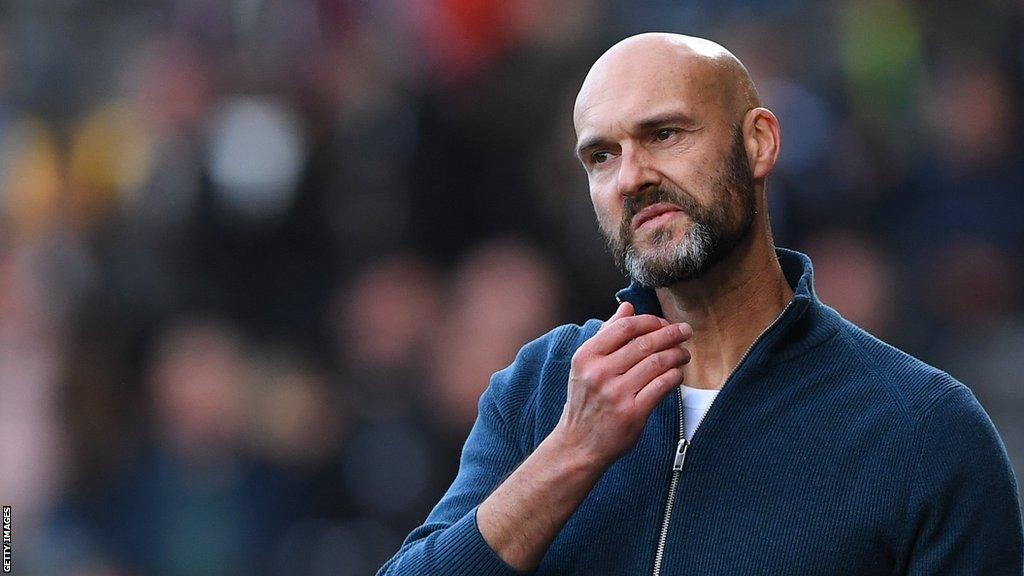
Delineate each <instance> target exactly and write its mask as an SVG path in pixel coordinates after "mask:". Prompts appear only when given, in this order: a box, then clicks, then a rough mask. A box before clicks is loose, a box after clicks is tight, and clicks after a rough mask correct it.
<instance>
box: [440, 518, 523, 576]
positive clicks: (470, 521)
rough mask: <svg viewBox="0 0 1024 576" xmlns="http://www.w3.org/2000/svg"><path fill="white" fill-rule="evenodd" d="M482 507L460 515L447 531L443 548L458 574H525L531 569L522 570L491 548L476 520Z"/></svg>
mask: <svg viewBox="0 0 1024 576" xmlns="http://www.w3.org/2000/svg"><path fill="white" fill-rule="evenodd" d="M477 508H478V507H474V508H473V510H472V511H471V512H470V513H469V514H466V515H465V516H463V517H462V518H460V519H459V520H458V521H457V522H456V523H455V524H452V525H451V526H449V527H448V529H447V530H445V531H444V534H443V535H442V537H441V541H440V542H438V545H439V546H438V548H439V550H444V552H443V554H445V555H447V556H448V557H449V559H450V560H449V562H450V563H449V566H450V568H451V569H452V571H453V573H455V574H474V575H477V574H479V575H485V574H486V575H489V576H490V575H493V576H523V575H525V574H528V572H519V571H517V570H515V569H514V568H512V567H511V566H509V565H508V564H506V563H505V561H504V560H502V559H501V557H500V556H498V554H497V552H495V551H494V550H492V549H491V547H490V546H489V545H488V544H487V541H486V540H484V536H483V534H481V533H480V526H479V525H478V524H477V523H476V512H477Z"/></svg>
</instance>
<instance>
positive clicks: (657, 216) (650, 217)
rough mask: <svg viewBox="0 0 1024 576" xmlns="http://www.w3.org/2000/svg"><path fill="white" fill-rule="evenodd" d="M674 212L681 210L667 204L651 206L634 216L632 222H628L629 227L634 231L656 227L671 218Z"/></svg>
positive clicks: (661, 203)
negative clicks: (644, 227)
mask: <svg viewBox="0 0 1024 576" xmlns="http://www.w3.org/2000/svg"><path fill="white" fill-rule="evenodd" d="M676 212H682V210H681V209H680V208H679V206H676V205H675V204H669V203H667V202H659V203H657V204H651V205H650V206H648V207H646V208H644V209H643V210H641V211H639V212H637V213H636V215H635V216H633V220H632V221H631V222H630V225H631V226H632V227H633V230H634V231H636V230H639V229H640V228H641V227H643V226H656V225H658V224H661V223H662V222H663V221H665V220H668V219H669V218H671V217H672V215H673V214H674V213H676Z"/></svg>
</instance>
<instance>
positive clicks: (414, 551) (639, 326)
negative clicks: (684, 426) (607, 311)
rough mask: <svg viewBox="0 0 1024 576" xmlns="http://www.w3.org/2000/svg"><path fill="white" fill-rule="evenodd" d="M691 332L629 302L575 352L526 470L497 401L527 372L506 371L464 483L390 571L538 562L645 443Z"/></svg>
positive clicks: (485, 401) (477, 431)
mask: <svg viewBox="0 0 1024 576" xmlns="http://www.w3.org/2000/svg"><path fill="white" fill-rule="evenodd" d="M690 333H691V331H690V329H689V327H688V326H680V325H674V324H668V322H666V321H665V320H662V319H660V318H657V317H654V316H634V315H633V311H632V306H631V305H629V304H623V305H621V306H620V307H619V309H618V310H617V311H616V313H615V315H613V316H612V318H610V319H609V320H608V321H607V322H605V324H604V325H603V326H602V329H601V330H600V331H599V332H598V334H597V335H595V336H594V337H593V338H591V339H590V340H588V341H587V342H586V343H584V344H583V346H581V347H580V348H579V350H577V352H576V354H575V355H574V356H573V360H572V367H571V369H570V376H569V383H568V392H567V401H566V404H565V407H564V409H563V413H562V417H561V419H560V421H559V423H558V425H557V426H556V427H555V429H554V431H552V432H551V434H550V435H548V437H547V438H546V439H545V440H544V441H543V442H541V443H540V445H539V446H538V447H537V449H536V450H534V451H533V453H532V454H530V455H529V456H528V457H527V458H526V459H525V460H524V461H522V463H521V465H519V466H518V467H517V466H516V464H518V463H519V459H520V458H521V455H520V454H519V453H518V452H519V451H518V448H517V447H516V446H517V444H516V443H517V437H516V434H515V431H514V429H513V427H511V426H509V425H508V424H507V421H506V420H505V419H504V418H502V417H501V413H500V411H499V410H498V404H497V403H496V402H495V401H494V398H493V395H494V394H498V393H500V392H499V391H500V390H501V389H502V388H503V387H505V385H506V384H508V382H507V381H506V379H508V380H515V379H516V378H517V374H516V372H515V371H508V370H506V371H503V372H501V373H499V374H498V375H496V376H495V380H494V381H492V384H491V386H490V387H489V388H488V390H487V391H486V392H485V393H484V395H483V397H482V398H481V402H480V415H479V417H478V419H477V422H476V424H475V425H474V427H473V431H472V432H471V433H470V437H469V439H468V440H467V442H466V447H465V450H464V452H463V458H462V462H461V465H460V469H459V474H458V476H457V477H456V479H455V482H454V483H453V484H452V487H451V488H450V489H449V490H448V493H446V494H445V496H444V497H443V498H442V500H441V502H440V503H439V504H438V506H437V507H436V508H435V509H434V511H433V512H431V514H430V516H429V517H428V518H427V521H426V523H425V524H424V525H423V526H421V527H420V528H418V529H417V530H416V531H414V532H413V533H412V534H411V535H410V536H409V538H408V539H407V540H406V542H405V544H404V545H403V546H402V549H401V550H399V552H398V554H397V555H396V556H395V557H394V558H392V559H391V560H390V561H389V562H388V564H386V565H385V566H384V567H383V568H382V569H381V571H380V575H398V574H453V575H454V574H467V575H468V574H516V573H517V571H524V572H525V571H530V570H533V569H534V568H536V566H537V564H539V562H540V560H541V558H542V557H543V555H544V552H545V551H546V550H547V549H548V547H549V546H550V545H551V542H552V541H553V540H554V538H555V536H557V535H558V532H559V531H560V530H561V528H562V526H564V524H565V522H566V521H567V520H568V519H569V517H570V516H571V515H572V514H573V512H574V511H575V510H576V508H577V507H578V506H579V505H580V503H581V502H582V501H583V499H584V498H586V495H587V494H588V493H589V492H590V489H591V488H592V487H593V486H594V484H595V483H596V482H597V480H598V479H599V478H600V477H601V475H602V474H603V473H604V471H605V470H606V469H607V468H608V467H609V466H610V465H611V464H612V463H613V462H615V460H617V459H618V458H619V457H621V456H622V455H623V454H625V453H626V452H627V451H628V450H629V449H630V448H632V446H633V445H634V444H635V443H636V440H637V438H638V437H639V435H640V433H641V432H642V430H643V426H644V424H645V423H646V421H647V417H648V416H649V415H650V413H651V411H652V410H653V409H654V407H655V406H656V405H657V403H658V402H659V401H660V400H661V399H662V398H663V397H664V396H665V395H666V394H668V393H669V392H670V391H671V390H673V389H675V387H677V386H678V385H679V384H680V383H681V381H682V373H681V370H680V369H679V365H680V364H682V363H685V362H686V361H688V360H689V352H688V351H686V350H685V349H683V348H681V347H680V346H679V344H681V343H682V342H683V341H684V340H685V339H686V338H688V337H689V335H690ZM520 363H521V361H520V360H517V362H516V364H520ZM513 366H515V364H514V365H513ZM520 402H521V400H520ZM513 469H514V471H513ZM510 472H511V475H509V476H508V478H507V479H506V480H505V481H504V482H502V481H501V479H502V478H504V477H505V475H507V474H509V473H510ZM499 484H500V486H499ZM495 487H497V489H495ZM492 490H493V492H491V491H492ZM488 493H490V495H489V496H488ZM485 497H486V498H485ZM481 501H483V502H482V503H481ZM477 504H479V506H478V507H477Z"/></svg>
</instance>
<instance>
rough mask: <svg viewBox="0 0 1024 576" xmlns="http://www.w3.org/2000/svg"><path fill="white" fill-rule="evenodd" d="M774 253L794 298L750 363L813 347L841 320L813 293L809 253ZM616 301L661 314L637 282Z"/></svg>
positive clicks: (653, 297)
mask: <svg viewBox="0 0 1024 576" xmlns="http://www.w3.org/2000/svg"><path fill="white" fill-rule="evenodd" d="M775 254H776V256H777V257H778V259H779V265H780V266H781V267H782V273H783V275H785V277H786V281H787V282H788V283H789V287H790V288H792V289H793V299H792V300H791V301H790V303H789V305H788V306H787V307H786V309H785V312H784V313H783V314H782V316H781V317H780V318H779V319H778V320H777V321H776V322H775V324H774V325H773V326H772V328H771V329H770V330H769V331H768V332H766V333H765V334H764V336H763V337H762V338H761V342H760V343H759V344H758V345H757V346H756V348H755V349H753V350H751V351H750V354H749V356H750V357H751V358H750V360H751V361H753V362H756V363H760V362H758V360H760V359H763V358H759V359H755V358H754V356H763V354H765V353H767V352H772V353H773V354H776V355H777V357H776V358H774V360H778V361H781V360H784V359H786V358H790V357H793V356H795V355H797V354H799V353H801V352H803V351H805V350H808V349H810V348H812V347H814V346H815V345H816V344H818V343H820V342H822V341H823V340H824V339H826V338H828V337H830V336H831V335H832V334H833V333H834V332H835V329H836V328H837V327H838V321H839V320H840V318H839V315H838V314H837V313H836V312H835V311H834V310H832V309H831V308H829V307H828V306H825V305H824V304H822V303H821V301H820V300H818V297H817V295H816V294H815V293H814V269H813V267H812V265H811V259H810V258H809V257H807V255H806V254H802V253H800V252H797V251H795V250H787V249H785V248H776V249H775ZM615 299H616V300H618V301H619V302H629V303H631V304H632V305H633V308H634V310H636V313H637V314H654V315H656V316H661V315H662V310H661V303H660V302H659V301H658V296H657V294H655V292H654V290H653V289H651V288H648V287H646V286H643V285H641V284H639V283H638V282H636V281H635V280H634V281H633V282H632V283H631V284H630V285H629V286H628V287H626V288H623V289H622V290H619V291H618V292H616V293H615ZM784 336H788V337H786V338H783V337H784ZM783 348H785V350H783Z"/></svg>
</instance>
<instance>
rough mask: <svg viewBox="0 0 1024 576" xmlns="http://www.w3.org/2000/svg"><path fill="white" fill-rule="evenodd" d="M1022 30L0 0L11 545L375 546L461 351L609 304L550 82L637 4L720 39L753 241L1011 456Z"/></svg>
mask: <svg viewBox="0 0 1024 576" xmlns="http://www.w3.org/2000/svg"><path fill="white" fill-rule="evenodd" d="M1022 25H1024V2H1020V1H1011V0H1006V1H999V0H983V1H977V2H966V1H957V2H954V1H951V0H929V1H923V0H920V1H897V0H829V1H822V2H798V1H796V0H757V1H754V0H718V1H716V2H710V1H708V2H685V1H680V0H654V1H648V2H627V1H624V0H620V1H599V0H504V1H500V2H499V1H496V0H494V1H492V0H234V1H227V0H224V1H206V0H166V1H157V0H117V1H114V0H109V1H104V2H99V1H85V0H6V1H5V2H3V3H2V4H0V223H2V226H0V501H2V503H4V504H11V505H13V506H14V528H15V535H16V537H15V548H14V553H15V554H14V561H15V573H18V574H60V575H68V576H115V575H116V576H122V575H159V576H178V575H182V576H183V575H190V576H194V575H205V574H209V575H215V574H265V575H268V576H277V575H292V574H303V575H310V576H320V575H324V576H326V575H328V574H330V575H332V576H345V575H364V574H372V573H373V572H374V571H375V569H376V568H377V567H378V566H379V565H380V564H381V563H382V562H383V561H384V560H385V559H386V558H387V557H388V556H390V555H391V554H392V553H393V552H394V551H395V550H396V549H397V547H398V545H399V543H400V541H401V539H402V538H403V537H404V536H405V534H406V533H407V532H408V530H409V529H411V528H412V527H413V526H415V525H416V524H417V523H418V522H419V521H420V520H421V519H422V518H423V517H424V515H425V514H426V512H427V511H428V510H429V508H430V506H431V505H432V504H433V503H434V502H435V501H436V499H437V498H438V496H439V495H440V493H441V492H442V491H443V490H444V488H445V487H446V486H447V484H448V482H449V481H450V479H451V478H452V476H453V474H454V472H455V470H456V467H457V457H458V454H459V450H460V446H461V443H462V441H463V438H464V436H465V434H466V432H467V430H468V427H469V426H470V425H471V423H472V421H473V419H474V417H475V410H476V399H477V397H478V395H479V394H480V392H481V391H482V389H483V387H484V386H486V384H487V380H488V377H489V374H490V373H491V372H492V371H494V370H496V369H498V368H500V367H502V366H504V365H506V364H507V363H508V362H509V361H510V360H511V358H512V357H513V355H514V354H515V352H516V350H517V349H518V348H519V346H520V345H521V344H523V343H524V342H526V341H528V340H531V339H533V338H534V337H536V336H538V335H540V334H541V333H543V332H544V331H546V330H548V329H549V328H551V327H553V326H554V325H556V324H558V323H563V322H570V321H575V322H579V321H581V320H583V319H585V318H588V317H595V316H596V317H606V316H607V315H608V314H610V313H611V311H612V309H613V300H612V293H613V291H614V290H615V289H616V288H618V287H620V286H621V285H622V284H623V282H624V280H623V278H622V277H621V276H620V275H619V273H618V272H617V271H616V270H615V268H614V267H613V265H612V263H611V260H610V258H609V257H608V256H607V255H606V254H605V252H604V249H603V245H602V243H601V240H600V237H599V234H598V231H597V228H596V225H595V224H594V223H593V214H592V208H591V205H590V200H589V197H588V194H587V187H586V180H585V177H584V175H583V172H582V169H581V168H580V167H579V166H578V165H577V164H576V161H575V160H574V158H573V156H572V145H573V142H574V136H573V132H572V124H571V106H572V101H573V98H574V96H575V91H576V89H577V87H578V85H579V82H580V81H581V79H582V77H583V74H584V73H585V71H586V69H587V67H588V66H589V64H590V63H591V62H592V61H593V59H594V58H595V57H596V56H597V55H599V54H600V53H601V52H602V51H603V50H604V49H605V48H606V47H608V46H609V45H610V44H612V43H613V42H614V41H616V40H618V39H620V38H622V37H624V36H626V35H628V34H632V33H635V32H639V31H645V30H665V31H678V32H685V33H691V34H696V35H700V36H706V37H711V38H713V39H716V40H718V41H719V42H721V43H723V44H724V45H726V46H727V47H729V48H730V49H732V50H733V51H734V52H735V53H736V54H737V55H738V56H739V57H740V58H741V59H742V60H743V61H744V62H745V63H746V64H747V65H748V67H749V68H750V70H751V73H752V75H753V76H754V78H755V81H756V82H757V83H758V85H759V87H760V90H761V92H762V95H763V99H764V101H765V102H766V104H767V105H768V106H769V107H770V108H772V109H773V110H774V111H775V112H776V113H777V114H778V116H779V117H780V119H781V122H782V128H783V142H784V145H783V155H782V159H781V161H780V162H781V164H780V166H779V167H778V170H777V172H776V174H775V175H774V176H772V178H771V180H770V185H769V197H770V201H771V205H772V214H773V218H774V222H775V233H776V239H777V242H778V243H779V244H780V245H783V246H787V247H793V248H796V249H799V250H803V251H806V252H808V253H809V254H811V256H812V257H813V258H814V260H815V263H816V268H817V282H818V284H817V285H818V289H819V291H820V295H821V297H822V298H823V299H824V300H825V301H826V302H827V303H830V304H831V305H833V306H834V307H836V308H838V309H839V310H840V311H841V312H843V313H844V314H845V315H846V316H847V317H849V318H851V319H852V320H853V321H855V322H857V323H859V324H860V325H862V326H864V327H865V328H867V329H868V330H870V331H872V332H873V333H875V334H877V335H879V336H881V337H882V338H884V339H887V340H888V341H890V342H892V343H894V344H896V345H898V346H900V347H902V348H904V349H906V350H907V351H909V352H911V353H913V354H915V355H918V356H919V357H921V358H923V359H925V360H926V361H929V362H931V363H933V364H937V365H939V366H940V367H942V368H944V369H946V370H947V371H949V372H951V373H952V374H953V375H954V376H956V377H958V378H960V379H961V380H963V381H964V382H966V383H968V384H969V385H970V386H971V387H972V388H973V389H974V391H975V393H976V394H977V396H978V397H979V398H980V400H981V401H982V403H983V404H984V406H985V407H986V409H987V410H988V411H989V413H990V414H991V416H992V418H993V419H994V420H995V422H996V424H997V426H998V428H999V430H1000V432H1001V433H1002V436H1003V439H1004V441H1005V443H1006V446H1007V449H1008V451H1009V452H1010V456H1011V458H1012V459H1013V461H1014V463H1015V465H1016V466H1017V473H1018V477H1019V476H1021V473H1022V472H1024V418H1022V415H1024V360H1022V357H1024V316H1022V312H1024V305H1022V296H1024V294H1022V286H1024V282H1022V262H1024V260H1022V256H1024V201H1022V190H1024V161H1022V160H1024V157H1022V153H1024V147H1022V144H1021V143H1022V141H1024V140H1022V135H1024V133H1022V118H1021V114H1020V110H1021V104H1022V102H1024V90H1022V88H1024V84H1022V72H1024V35H1022V33H1021V31H1022ZM950 449H951V450H955V449H956V446H950Z"/></svg>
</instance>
